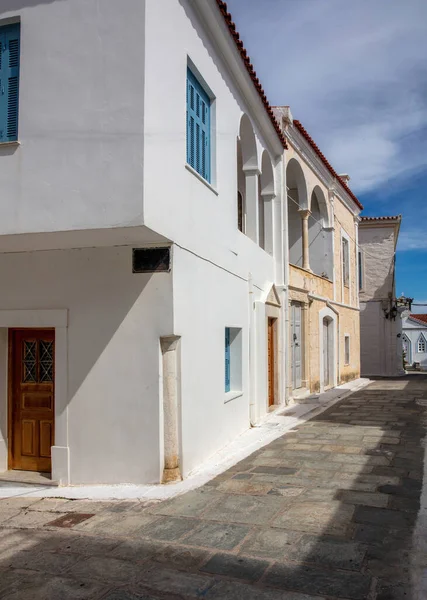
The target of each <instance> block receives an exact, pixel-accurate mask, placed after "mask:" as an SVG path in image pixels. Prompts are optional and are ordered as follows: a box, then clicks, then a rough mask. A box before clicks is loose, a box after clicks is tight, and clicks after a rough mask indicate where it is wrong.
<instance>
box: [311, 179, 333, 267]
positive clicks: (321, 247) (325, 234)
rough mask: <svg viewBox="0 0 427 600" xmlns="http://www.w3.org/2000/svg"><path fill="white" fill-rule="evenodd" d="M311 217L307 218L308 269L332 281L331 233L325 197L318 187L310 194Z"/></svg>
mask: <svg viewBox="0 0 427 600" xmlns="http://www.w3.org/2000/svg"><path fill="white" fill-rule="evenodd" d="M310 207H311V215H310V216H309V218H308V240H309V248H310V268H311V270H312V271H313V273H316V275H320V276H321V277H325V278H327V279H332V277H333V256H332V231H331V230H330V229H329V228H328V227H327V225H328V223H329V218H328V208H327V204H326V200H325V196H324V194H323V192H322V190H321V188H320V187H319V186H316V187H315V188H314V190H313V192H312V194H311V201H310Z"/></svg>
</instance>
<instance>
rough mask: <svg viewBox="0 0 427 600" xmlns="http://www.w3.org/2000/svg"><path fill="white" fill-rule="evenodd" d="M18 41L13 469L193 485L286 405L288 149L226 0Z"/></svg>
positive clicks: (7, 293)
mask: <svg viewBox="0 0 427 600" xmlns="http://www.w3.org/2000/svg"><path fill="white" fill-rule="evenodd" d="M165 15H167V18H165ZM0 40H1V42H2V45H3V48H4V52H3V60H2V71H1V75H2V80H3V81H5V82H6V89H5V94H3V95H2V96H0V142H1V144H0V189H1V192H2V193H1V195H0V277H1V281H2V282H3V283H2V288H1V293H0V374H1V375H0V382H1V389H0V471H2V470H6V469H8V468H9V469H23V470H39V471H50V470H51V472H52V479H53V480H55V481H58V482H60V483H62V484H66V483H71V484H85V483H117V482H129V483H150V482H159V481H162V480H170V479H174V478H177V477H180V476H184V477H185V476H186V475H187V474H188V473H189V472H190V471H191V470H192V469H194V468H195V467H196V466H197V465H199V464H200V463H202V462H203V461H204V460H205V459H207V458H208V457H209V456H210V455H212V453H214V452H215V451H216V450H217V449H219V448H220V447H222V446H224V445H225V444H226V443H228V442H229V441H230V440H232V439H233V438H234V437H235V436H237V435H238V434H239V433H240V432H242V431H244V430H245V429H246V428H248V427H249V425H250V423H251V422H255V421H257V420H258V419H259V418H260V416H261V415H263V414H264V413H266V411H268V410H269V408H270V406H271V405H276V404H279V403H281V402H283V401H284V390H285V381H284V379H285V378H284V373H285V365H286V359H287V357H286V356H285V351H286V347H285V344H284V339H285V337H284V321H285V318H284V317H283V316H282V315H286V306H287V301H286V298H285V292H284V289H285V288H284V285H285V284H286V281H285V280H284V277H285V275H284V274H285V273H286V269H285V268H284V264H285V259H286V255H285V253H286V252H287V239H285V238H286V234H284V233H283V232H284V230H285V229H286V228H285V227H284V222H285V221H284V215H283V214H282V213H283V206H284V203H283V198H282V196H283V190H284V189H285V182H284V174H283V171H284V161H283V152H284V147H285V146H286V142H285V139H284V137H283V135H282V133H281V131H280V129H279V127H278V126H277V123H276V122H275V120H274V118H273V115H272V111H271V108H270V106H269V104H268V102H267V100H266V98H265V95H264V93H263V91H262V88H261V87H260V85H259V82H258V80H257V79H256V75H255V73H254V72H253V69H252V65H251V64H250V62H249V59H248V58H247V55H246V51H245V50H244V49H243V46H242V45H241V42H240V40H239V38H238V35H237V34H236V33H235V31H234V28H233V24H232V23H231V19H230V17H229V15H227V13H226V10H225V7H224V4H223V3H222V2H220V1H219V0H218V2H217V1H216V0H180V1H178V0H162V2H159V1H158V0H127V2H117V1H116V0H103V1H102V2H98V0H52V1H51V2H40V3H36V4H34V3H33V2H30V1H29V0H28V1H25V0H24V1H22V2H19V3H17V7H16V9H14V8H13V3H11V2H7V3H6V5H5V3H3V4H1V5H0ZM18 92H19V97H18ZM6 99H7V101H6ZM239 229H241V230H242V231H239ZM154 248H160V249H159V250H155V251H153V249H154ZM134 249H146V250H150V249H151V250H152V251H151V252H148V251H143V252H140V251H136V252H133V250H134ZM133 271H136V272H133ZM146 271H149V272H146Z"/></svg>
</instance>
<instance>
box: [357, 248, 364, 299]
mask: <svg viewBox="0 0 427 600" xmlns="http://www.w3.org/2000/svg"><path fill="white" fill-rule="evenodd" d="M357 277H358V279H359V286H358V287H359V292H363V290H364V285H365V256H364V252H363V250H361V249H360V248H359V249H358V251H357Z"/></svg>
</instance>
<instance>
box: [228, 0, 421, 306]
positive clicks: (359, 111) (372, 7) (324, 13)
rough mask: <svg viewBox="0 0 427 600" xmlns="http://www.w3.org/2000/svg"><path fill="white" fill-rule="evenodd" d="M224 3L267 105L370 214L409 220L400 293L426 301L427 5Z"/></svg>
mask: <svg viewBox="0 0 427 600" xmlns="http://www.w3.org/2000/svg"><path fill="white" fill-rule="evenodd" d="M227 4H228V8H229V10H230V12H231V14H232V15H233V18H234V21H235V22H236V25H237V30H238V31H239V33H240V35H241V37H242V39H243V42H244V44H245V47H246V49H247V50H248V53H249V56H250V57H251V59H252V62H253V64H254V66H255V70H256V71H257V75H258V77H259V78H260V80H261V83H262V85H263V87H264V89H265V91H266V94H267V97H268V99H269V101H270V103H271V104H273V105H276V104H277V105H281V104H288V105H290V107H291V111H292V114H293V116H294V118H297V119H299V120H300V121H301V122H302V123H303V125H304V126H305V127H306V129H307V130H308V131H309V132H310V134H311V135H312V136H313V138H314V139H315V141H316V142H317V143H318V145H319V146H320V148H321V150H322V151H323V152H324V154H325V155H326V156H327V158H328V159H329V160H330V162H331V163H332V165H333V166H334V168H335V169H336V170H337V171H338V173H349V175H350V177H351V181H350V187H351V188H352V190H353V191H354V192H355V193H356V194H357V196H358V198H359V199H360V201H361V202H362V204H363V205H364V206H365V211H364V213H363V214H365V215H369V216H381V215H396V214H402V227H401V234H400V239H399V244H398V254H397V284H396V292H397V294H398V295H400V294H401V293H402V292H404V293H405V295H407V296H412V297H414V298H415V300H416V302H426V303H427V226H426V224H427V202H426V198H427V194H426V193H425V190H426V189H427V1H426V0H404V1H403V0H347V1H343V0H229V1H228V3H227ZM414 310H416V311H417V312H424V313H427V306H426V307H420V308H418V309H416V308H415V309H414Z"/></svg>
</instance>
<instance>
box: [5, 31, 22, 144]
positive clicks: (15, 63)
mask: <svg viewBox="0 0 427 600" xmlns="http://www.w3.org/2000/svg"><path fill="white" fill-rule="evenodd" d="M19 46H20V25H19V23H14V24H12V25H4V26H3V27H0V142H14V141H16V140H17V139H18V108H19V104H18V100H19Z"/></svg>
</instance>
